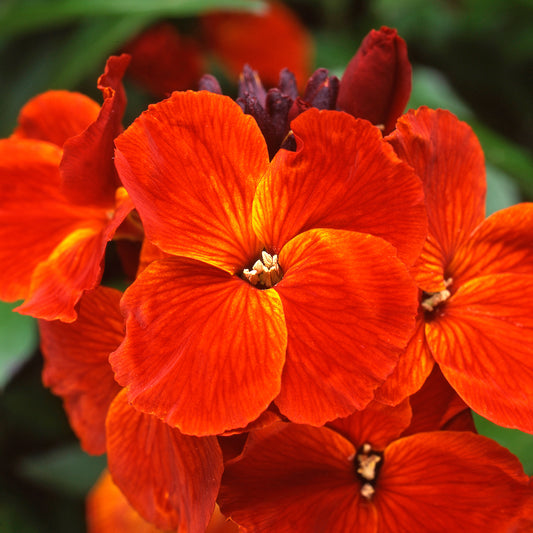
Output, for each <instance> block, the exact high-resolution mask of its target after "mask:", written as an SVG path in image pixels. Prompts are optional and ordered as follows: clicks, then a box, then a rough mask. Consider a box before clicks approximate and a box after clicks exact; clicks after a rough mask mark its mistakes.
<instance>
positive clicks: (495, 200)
mask: <svg viewBox="0 0 533 533" xmlns="http://www.w3.org/2000/svg"><path fill="white" fill-rule="evenodd" d="M521 199H522V198H521V195H520V190H519V188H518V186H517V185H516V184H515V183H514V182H513V180H512V179H511V177H510V176H509V175H508V174H506V173H505V172H503V171H502V170H499V169H498V168H496V167H495V166H494V165H491V164H490V163H487V199H486V203H485V204H486V214H487V216H488V215H490V214H492V213H494V212H495V211H499V210H500V209H505V208H506V207H510V206H511V205H515V204H517V203H519V202H520V201H521Z"/></svg>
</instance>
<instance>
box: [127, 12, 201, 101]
mask: <svg viewBox="0 0 533 533" xmlns="http://www.w3.org/2000/svg"><path fill="white" fill-rule="evenodd" d="M124 52H126V53H128V54H129V55H131V63H130V66H129V68H128V76H129V77H130V78H132V79H133V80H135V81H136V82H137V84H139V85H140V86H141V87H143V88H144V89H145V90H147V91H149V92H150V93H152V94H153V95H154V96H155V97H157V98H166V97H168V96H170V94H171V93H172V92H173V91H183V90H186V89H193V88H194V87H196V86H197V84H198V80H199V79H200V77H201V76H202V73H203V72H205V71H206V70H207V69H206V65H205V64H204V63H205V61H204V60H203V58H202V55H201V51H200V43H199V42H197V41H195V40H193V39H191V38H189V37H184V36H182V35H180V34H179V33H178V31H177V30H176V28H175V26H174V25H173V24H171V23H168V22H162V23H158V24H156V25H154V26H152V27H150V28H148V29H147V30H145V31H143V32H142V33H141V34H140V35H138V36H137V37H135V39H133V40H132V41H131V42H129V43H128V44H126V46H125V47H124Z"/></svg>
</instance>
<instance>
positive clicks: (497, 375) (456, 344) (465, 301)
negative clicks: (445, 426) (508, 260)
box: [426, 274, 533, 433]
mask: <svg viewBox="0 0 533 533" xmlns="http://www.w3.org/2000/svg"><path fill="white" fill-rule="evenodd" d="M532 302H533V276H531V275H529V276H528V275H525V274H523V275H521V274H499V275H491V276H483V277H480V278H475V279H473V280H471V281H469V282H467V283H465V284H464V285H462V286H461V287H460V288H459V289H458V290H457V292H456V293H454V294H453V295H452V297H451V298H450V299H449V300H448V301H447V302H445V304H444V305H443V307H442V311H441V310H440V308H438V309H437V313H438V315H437V316H436V317H435V319H434V320H432V321H430V322H429V323H428V325H427V326H426V336H427V340H428V344H429V346H430V348H431V350H432V352H433V356H434V357H435V360H436V361H437V363H439V365H440V368H441V370H442V373H443V374H444V376H445V377H446V379H447V380H448V382H449V383H450V384H451V385H452V387H453V388H454V389H455V390H456V391H457V392H458V393H459V395H460V396H461V397H462V398H463V400H464V401H465V402H466V403H467V404H468V405H469V406H470V407H471V408H472V409H474V411H477V412H478V413H479V414H480V415H482V416H484V417H485V418H488V419H489V420H491V421H492V422H494V423H496V424H499V425H501V426H505V427H513V428H518V429H520V430H522V431H526V432H528V433H533V358H532V357H531V346H533V303H532Z"/></svg>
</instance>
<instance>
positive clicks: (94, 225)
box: [15, 188, 133, 322]
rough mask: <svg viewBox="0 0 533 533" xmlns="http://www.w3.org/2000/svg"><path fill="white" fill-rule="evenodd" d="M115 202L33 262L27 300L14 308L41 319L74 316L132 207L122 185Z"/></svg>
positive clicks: (96, 280) (60, 318) (70, 318)
mask: <svg viewBox="0 0 533 533" xmlns="http://www.w3.org/2000/svg"><path fill="white" fill-rule="evenodd" d="M117 204H118V205H117V209H116V211H115V212H114V213H113V212H110V213H108V214H107V216H106V213H105V212H99V213H98V212H97V214H98V215H99V217H100V219H99V220H98V219H95V220H85V221H80V222H79V223H78V224H79V227H78V228H76V229H74V230H73V231H72V232H71V233H70V234H69V235H67V236H66V237H65V238H64V239H63V240H62V241H61V242H60V243H59V244H58V245H57V246H56V248H55V249H54V250H53V251H52V253H51V254H50V255H49V257H47V258H46V260H44V261H42V262H41V263H39V264H38V265H37V267H36V268H35V270H34V272H33V275H32V279H31V286H30V291H29V294H28V297H27V300H26V301H25V302H24V303H23V304H22V305H20V306H19V307H17V308H16V309H15V310H16V311H18V312H19V313H21V314H25V315H31V316H34V317H37V318H44V319H45V320H56V319H59V320H62V321H63V322H73V321H74V320H76V318H77V312H76V309H75V306H76V304H77V302H78V300H79V299H80V297H81V295H82V294H83V292H84V291H88V290H91V289H94V287H95V286H96V285H97V284H98V283H99V281H100V279H101V277H102V262H103V258H104V253H105V248H106V246H107V243H108V242H109V241H110V240H111V239H112V237H113V234H114V233H115V230H116V229H117V227H118V226H119V225H120V223H121V222H122V221H123V220H124V218H125V217H126V216H127V214H128V213H129V212H130V211H131V209H132V207H133V206H132V204H131V201H130V199H129V197H128V196H127V194H125V191H124V189H122V188H120V189H117Z"/></svg>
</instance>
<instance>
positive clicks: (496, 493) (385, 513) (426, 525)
mask: <svg viewBox="0 0 533 533" xmlns="http://www.w3.org/2000/svg"><path fill="white" fill-rule="evenodd" d="M511 472H514V473H511ZM532 498H533V493H532V492H531V489H529V488H528V487H527V476H525V475H524V473H523V470H522V468H521V465H520V462H519V461H518V459H517V458H516V457H514V456H513V455H512V454H511V453H510V452H509V451H508V450H506V449H505V448H502V447H501V446H499V445H498V444H497V443H495V442H494V441H491V440H490V439H487V438H485V437H482V436H481V435H476V434H473V433H468V432H452V431H439V432H434V433H418V434H416V435H412V436H410V437H406V438H403V439H399V440H397V441H395V442H393V443H392V444H390V445H389V446H388V447H387V449H386V450H385V455H384V458H383V466H382V468H381V471H380V474H379V477H378V482H377V485H376V492H375V494H374V499H373V502H374V504H375V506H376V507H377V511H378V514H379V519H380V530H382V531H394V532H395V533H427V532H428V531H439V532H440V531H459V530H463V531H468V533H485V532H487V531H491V532H495V533H496V532H501V533H503V532H507V531H513V529H511V525H513V524H514V523H515V521H517V520H518V517H519V515H520V512H521V510H522V509H523V508H524V506H526V505H527V504H528V502H531V500H532Z"/></svg>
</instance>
